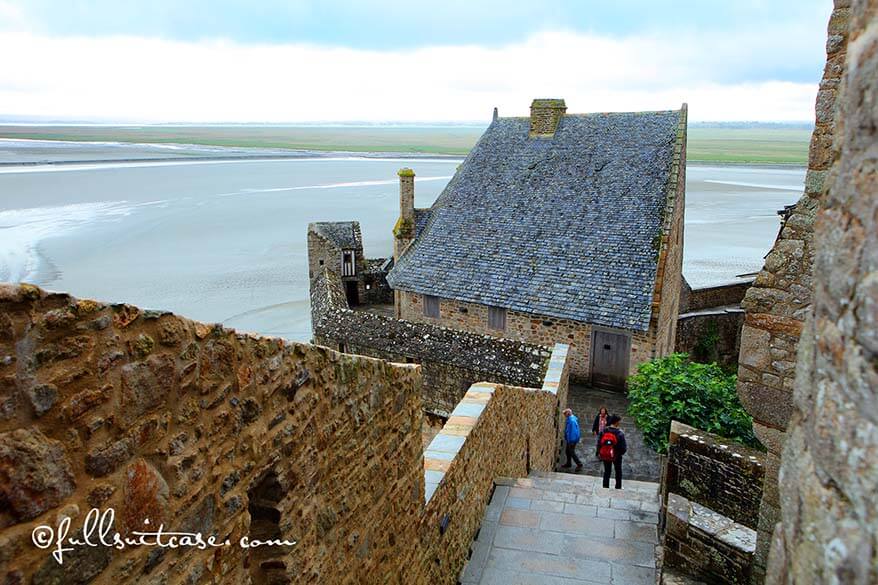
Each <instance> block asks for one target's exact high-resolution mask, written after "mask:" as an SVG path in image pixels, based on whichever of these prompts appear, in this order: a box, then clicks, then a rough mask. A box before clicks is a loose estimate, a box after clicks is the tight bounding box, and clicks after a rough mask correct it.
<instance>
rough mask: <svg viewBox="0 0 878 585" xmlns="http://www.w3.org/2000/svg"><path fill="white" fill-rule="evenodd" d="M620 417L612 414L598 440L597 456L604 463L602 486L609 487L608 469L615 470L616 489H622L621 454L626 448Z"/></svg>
mask: <svg viewBox="0 0 878 585" xmlns="http://www.w3.org/2000/svg"><path fill="white" fill-rule="evenodd" d="M621 421H622V417H621V416H619V415H618V414H614V415H613V416H611V417H610V420H609V421H608V422H609V424H608V426H607V427H606V428H605V429H604V432H603V434H602V435H601V437H600V440H599V441H598V445H599V446H598V457H599V458H600V460H601V461H602V462H603V464H604V487H605V488H609V487H610V470H611V469H614V470H615V471H616V489H617V490H620V489H622V456H623V455H624V454H625V452H626V451H627V450H628V443H627V442H626V441H625V433H623V432H622V429H620V428H619V423H620V422H621Z"/></svg>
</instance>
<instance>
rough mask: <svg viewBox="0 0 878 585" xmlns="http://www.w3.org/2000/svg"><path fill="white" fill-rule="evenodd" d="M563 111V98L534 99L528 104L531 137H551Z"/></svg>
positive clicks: (565, 109)
mask: <svg viewBox="0 0 878 585" xmlns="http://www.w3.org/2000/svg"><path fill="white" fill-rule="evenodd" d="M565 112H567V104H566V103H564V100H563V99H557V98H551V99H550V98H543V99H535V100H534V101H533V102H531V104H530V135H531V137H537V138H540V137H545V138H550V137H552V136H553V135H554V134H555V130H557V129H558V123H559V122H560V121H561V117H562V116H563V115H564V113H565Z"/></svg>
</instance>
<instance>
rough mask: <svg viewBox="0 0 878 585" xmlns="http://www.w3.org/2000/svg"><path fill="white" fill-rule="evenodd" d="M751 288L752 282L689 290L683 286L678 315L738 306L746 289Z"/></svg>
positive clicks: (686, 286) (687, 286) (689, 288)
mask: <svg viewBox="0 0 878 585" xmlns="http://www.w3.org/2000/svg"><path fill="white" fill-rule="evenodd" d="M751 286H753V282H752V281H745V282H734V283H731V284H723V285H719V286H708V287H704V288H691V287H689V285H688V284H686V285H684V286H683V291H684V292H683V294H682V296H681V300H680V314H681V315H682V314H685V313H690V312H692V311H701V310H704V309H714V308H716V307H727V306H730V305H740V304H741V301H743V300H744V296H745V295H746V294H747V289H749V288H750V287H751Z"/></svg>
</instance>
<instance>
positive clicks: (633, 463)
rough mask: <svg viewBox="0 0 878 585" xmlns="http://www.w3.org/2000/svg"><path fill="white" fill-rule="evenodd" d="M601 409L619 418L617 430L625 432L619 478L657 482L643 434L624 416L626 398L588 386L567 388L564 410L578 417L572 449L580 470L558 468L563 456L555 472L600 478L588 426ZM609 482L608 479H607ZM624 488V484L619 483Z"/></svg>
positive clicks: (600, 467)
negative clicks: (576, 441)
mask: <svg viewBox="0 0 878 585" xmlns="http://www.w3.org/2000/svg"><path fill="white" fill-rule="evenodd" d="M601 406H606V407H607V410H608V411H609V412H610V414H618V415H620V416H621V417H622V423H621V424H620V427H621V428H622V430H623V431H624V432H625V439H626V440H627V442H628V453H626V454H625V457H623V458H622V478H623V481H624V480H625V479H634V480H640V481H652V482H657V481H659V477H660V475H661V467H660V465H659V458H658V455H657V454H656V452H655V451H654V450H652V449H651V448H650V447H647V446H646V444H645V443H644V442H643V434H642V433H641V432H640V431H639V430H638V429H637V427H635V426H634V421H633V420H632V419H631V418H630V417H628V416H627V411H628V397H627V396H626V395H625V393H624V392H614V391H612V390H599V389H597V388H590V387H588V386H579V385H571V386H570V388H569V390H568V391H567V407H568V408H570V409H572V410H573V414H575V415H576V416H577V417H579V426H580V428H581V429H582V440H581V441H580V442H579V444H578V445H577V446H576V454H577V456H579V458H580V459H581V460H582V463H583V469H582V470H581V471H579V472H575V471H573V469H569V470H568V469H562V468H561V465H563V464H564V457H563V454H562V457H561V458H560V459H559V460H558V464H557V465H556V469H557V471H559V472H566V473H576V474H582V475H597V476H601V475H603V472H604V471H603V469H604V468H603V465H602V464H601V462H600V460H599V459H598V458H597V456H596V455H595V447H596V446H597V439H596V438H595V437H594V435H592V434H591V425H592V422H593V421H594V417H595V415H596V414H597V412H598V410H599V409H600V407H601ZM611 481H612V480H611ZM623 487H624V484H623Z"/></svg>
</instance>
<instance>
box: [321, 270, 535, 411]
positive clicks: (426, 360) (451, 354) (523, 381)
mask: <svg viewBox="0 0 878 585" xmlns="http://www.w3.org/2000/svg"><path fill="white" fill-rule="evenodd" d="M311 324H312V328H313V331H314V340H315V342H316V343H318V344H322V345H328V346H332V347H336V348H338V347H340V346H343V348H344V350H345V351H348V352H351V353H359V354H362V355H369V356H372V357H379V358H382V359H387V360H391V361H398V362H407V361H413V362H416V363H419V364H421V365H422V367H423V375H424V406H425V408H426V409H427V410H429V411H431V412H435V413H437V414H441V415H443V416H447V415H448V414H449V413H450V412H451V410H452V409H453V408H454V407H455V406H456V405H457V403H458V401H459V400H460V399H461V397H462V396H463V395H464V393H465V392H466V391H467V389H468V388H469V387H470V386H471V385H472V384H474V383H476V382H479V381H490V382H497V383H503V384H511V385H516V386H527V387H539V386H540V385H541V384H542V383H543V376H544V373H545V372H546V368H547V365H548V362H549V357H550V353H551V350H550V348H549V347H547V346H541V345H535V344H529V343H523V342H519V341H514V340H509V339H498V338H496V337H491V336H489V335H478V334H475V333H468V332H465V331H459V330H456V329H451V328H447V327H441V326H438V325H432V324H429V323H419V322H412V321H407V320H403V319H395V318H392V317H387V316H384V315H378V314H374V313H367V312H360V311H352V310H350V308H349V307H348V305H347V300H346V298H345V294H344V291H343V290H342V288H341V283H340V281H339V278H338V276H337V275H335V274H333V273H331V272H329V271H326V272H324V273H323V274H321V275H319V276H318V278H316V279H315V280H314V282H312V286H311Z"/></svg>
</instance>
